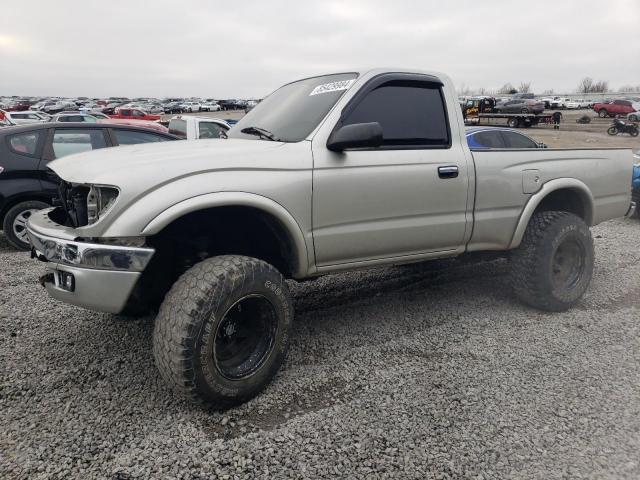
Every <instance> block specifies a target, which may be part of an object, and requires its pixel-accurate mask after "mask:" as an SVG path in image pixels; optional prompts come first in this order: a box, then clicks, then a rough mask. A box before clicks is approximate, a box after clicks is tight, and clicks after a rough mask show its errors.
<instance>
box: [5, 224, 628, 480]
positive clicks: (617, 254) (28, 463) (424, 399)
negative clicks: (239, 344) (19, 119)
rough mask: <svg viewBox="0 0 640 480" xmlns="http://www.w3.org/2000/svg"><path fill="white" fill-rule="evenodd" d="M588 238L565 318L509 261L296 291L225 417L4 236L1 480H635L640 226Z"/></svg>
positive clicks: (144, 325)
mask: <svg viewBox="0 0 640 480" xmlns="http://www.w3.org/2000/svg"><path fill="white" fill-rule="evenodd" d="M593 232H594V236H595V242H596V255H597V265H596V269H595V277H594V280H593V283H592V285H591V288H590V290H589V292H588V294H587V295H586V297H585V298H584V300H583V301H582V302H581V304H580V305H579V306H578V307H577V308H575V309H573V310H571V311H569V312H567V313H561V314H548V313H541V312H538V311H535V310H532V309H529V308H526V307H524V306H522V305H520V304H518V303H517V302H516V301H515V300H514V299H513V298H512V297H511V296H510V294H509V285H508V283H507V277H506V276H505V272H506V267H507V265H506V262H504V261H494V262H480V263H462V262H459V261H447V262H438V263H436V264H434V265H432V266H411V267H397V268H380V269H374V270H368V271H363V272H356V273H349V274H341V275H334V276H328V277H324V278H321V279H319V280H317V281H314V282H308V283H304V284H292V290H293V293H294V298H295V307H296V311H297V319H296V322H295V326H294V332H293V340H292V349H291V353H290V355H289V358H288V360H287V362H286V364H285V366H284V368H283V369H282V371H281V372H280V374H279V375H278V376H277V378H276V379H275V381H274V382H273V384H272V385H271V386H270V387H268V388H267V390H266V391H265V392H264V393H263V394H262V395H260V396H259V397H258V398H256V399H254V400H252V401H251V402H249V403H247V404H246V405H243V406H241V407H240V408H237V409H233V410H230V411H227V412H211V411H205V410H203V409H200V408H198V407H195V406H193V405H191V404H189V403H186V402H184V401H182V400H181V399H179V398H176V397H174V396H172V394H170V393H169V392H168V391H167V389H166V388H165V386H164V385H163V384H162V382H161V379H160V377H159V375H158V373H157V372H156V370H155V368H154V366H153V363H152V355H151V331H152V319H151V318H146V319H141V320H137V321H130V320H125V319H123V318H121V317H116V316H110V315H106V314H98V313H92V312H88V311H85V310H82V309H79V308H75V307H72V306H68V305H64V304H61V303H56V302H55V301H53V300H51V299H49V298H48V297H47V296H46V295H45V294H44V292H43V291H42V289H41V287H40V286H39V285H38V284H37V277H38V275H39V274H40V273H41V272H42V271H43V266H42V265H41V264H38V263H37V262H35V261H32V260H30V259H29V256H28V254H26V253H18V252H15V251H13V250H11V249H10V247H9V246H8V245H7V244H6V241H5V240H4V238H3V237H1V236H0V268H1V269H2V272H3V273H2V276H1V277H0V422H1V424H0V425H1V427H2V428H1V431H0V478H29V479H39V478H72V477H73V478H83V479H85V478H116V479H128V478H185V479H187V478H188V479H199V478H252V477H262V478H284V477H287V478H288V477H295V478H305V477H309V478H317V477H325V478H334V477H340V476H344V477H349V478H356V477H363V478H364V477H367V478H376V477H395V478H398V477H402V478H420V479H423V478H478V479H480V478H484V479H488V478H511V479H516V478H526V479H532V478H540V479H545V480H548V479H555V478H639V477H640V456H639V454H638V452H640V326H639V322H638V321H639V320H640V250H639V249H638V240H637V239H638V237H639V235H638V234H639V233H640V223H639V222H638V221H637V220H630V221H624V220H614V221H610V222H607V223H605V224H603V225H601V226H598V227H596V228H594V229H593ZM444 267H447V268H444Z"/></svg>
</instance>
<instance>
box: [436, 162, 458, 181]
mask: <svg viewBox="0 0 640 480" xmlns="http://www.w3.org/2000/svg"><path fill="white" fill-rule="evenodd" d="M438 176H439V177H440V178H456V177H457V176H458V167H457V166H455V165H447V166H446V167H438Z"/></svg>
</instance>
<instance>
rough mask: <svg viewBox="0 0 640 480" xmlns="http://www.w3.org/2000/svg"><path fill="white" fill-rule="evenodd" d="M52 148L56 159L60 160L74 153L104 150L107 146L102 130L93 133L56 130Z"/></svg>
mask: <svg viewBox="0 0 640 480" xmlns="http://www.w3.org/2000/svg"><path fill="white" fill-rule="evenodd" d="M52 146H53V156H54V158H60V157H64V156H66V155H71V154H73V153H80V152H86V151H89V150H96V149H98V148H104V147H106V146H107V144H106V142H105V139H104V134H103V133H102V129H97V130H91V131H87V130H71V129H64V130H61V129H56V131H55V133H54V134H53V145H52Z"/></svg>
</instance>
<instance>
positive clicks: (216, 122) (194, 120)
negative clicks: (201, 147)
mask: <svg viewBox="0 0 640 480" xmlns="http://www.w3.org/2000/svg"><path fill="white" fill-rule="evenodd" d="M230 128H231V125H229V124H228V123H227V122H225V121H224V120H220V119H219V118H208V117H196V116H191V115H184V116H183V115H177V116H175V117H173V118H172V119H171V120H169V133H170V134H172V135H175V136H177V137H181V138H183V139H185V140H203V139H210V138H225V137H226V136H227V135H226V134H227V130H229V129H230Z"/></svg>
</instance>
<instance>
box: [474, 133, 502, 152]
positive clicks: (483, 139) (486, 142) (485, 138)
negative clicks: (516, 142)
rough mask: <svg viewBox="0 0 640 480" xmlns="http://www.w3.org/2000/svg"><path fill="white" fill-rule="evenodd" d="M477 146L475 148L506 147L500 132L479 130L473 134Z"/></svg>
mask: <svg viewBox="0 0 640 480" xmlns="http://www.w3.org/2000/svg"><path fill="white" fill-rule="evenodd" d="M473 139H474V140H475V143H476V145H478V146H476V147H475V148H504V143H503V142H502V137H501V136H500V132H498V131H495V132H478V133H476V134H474V135H473Z"/></svg>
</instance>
